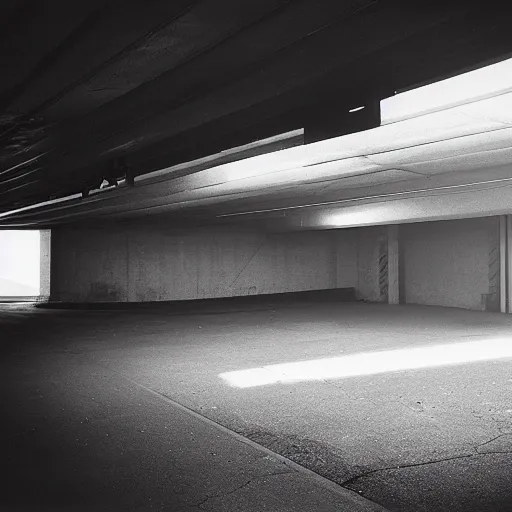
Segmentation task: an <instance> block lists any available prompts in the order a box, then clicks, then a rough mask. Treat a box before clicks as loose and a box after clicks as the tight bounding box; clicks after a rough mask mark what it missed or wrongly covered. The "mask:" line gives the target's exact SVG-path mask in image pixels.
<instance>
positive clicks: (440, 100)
mask: <svg viewBox="0 0 512 512" xmlns="http://www.w3.org/2000/svg"><path fill="white" fill-rule="evenodd" d="M511 77H512V59H507V60H504V61H502V62H498V63H497V64H492V65H490V66H485V67H483V68H480V69H477V70H474V71H470V72H468V73H463V74H460V75H457V76H454V77H452V78H448V79H446V80H441V81H439V82H435V83H432V84H429V85H425V86H423V87H418V88H417V89H412V90H410V91H406V92H403V93H400V94H397V95H396V96H392V97H390V98H386V99H384V100H382V101H381V103H380V109H381V124H389V123H394V122H397V121H402V120H404V119H408V118H411V117H416V116H419V115H424V114H427V113H429V112H436V111H439V110H444V109H447V108H450V107H454V106H457V105H461V104H464V103H468V102H472V101H477V100H481V99H485V98H487V97H490V96H496V95H498V94H502V93H506V92H510V91H512V79H511Z"/></svg>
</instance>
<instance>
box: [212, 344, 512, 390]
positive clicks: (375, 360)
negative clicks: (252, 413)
mask: <svg viewBox="0 0 512 512" xmlns="http://www.w3.org/2000/svg"><path fill="white" fill-rule="evenodd" d="M509 357H512V338H497V339H486V340H480V341H470V342H463V343H452V344H447V345H434V346H430V347H418V348H406V349H397V350H386V351H380V352H365V353H362V354H352V355H347V356H341V357H331V358H326V359H316V360H312V361H300V362H296V363H284V364H274V365H269V366H262V367H260V368H251V369H248V370H239V371H234V372H227V373H221V374H220V377H221V378H222V379H223V380H225V381H226V382H227V383H228V384H230V385H231V386H234V387H238V388H250V387H255V386H264V385H268V384H278V383H281V384H285V383H293V382H301V381H311V380H324V379H342V378H348V377H358V376H363V375H374V374H379V373H387V372H396V371H403V370H415V369H421V368H431V367H438V366H449V365H455V364H462V363H474V362H478V361H490V360H495V359H503V358H509Z"/></svg>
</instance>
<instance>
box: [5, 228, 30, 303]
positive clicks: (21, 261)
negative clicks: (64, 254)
mask: <svg viewBox="0 0 512 512" xmlns="http://www.w3.org/2000/svg"><path fill="white" fill-rule="evenodd" d="M39 294H40V234H39V231H10V230H9V231H2V230H0V297H33V296H34V297H35V296H38V295H39Z"/></svg>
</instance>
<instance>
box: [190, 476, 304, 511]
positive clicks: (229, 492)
mask: <svg viewBox="0 0 512 512" xmlns="http://www.w3.org/2000/svg"><path fill="white" fill-rule="evenodd" d="M293 472H294V471H293V470H287V471H276V472H274V473H268V474H266V475H260V476H256V477H254V478H251V479H250V480H247V481H246V482H244V483H243V484H241V485H239V486H238V487H236V488H235V489H232V490H231V491H227V492H217V493H215V494H211V495H207V496H206V498H204V499H203V500H202V501H200V502H199V503H196V504H194V505H192V506H194V507H197V508H199V509H201V508H202V507H203V506H204V504H205V503H207V502H208V501H210V500H212V499H215V498H223V497H225V496H229V495H230V494H234V493H236V492H238V491H240V490H241V489H244V488H245V487H247V486H248V485H250V484H251V483H252V482H254V481H255V480H261V479H262V478H267V477H270V476H277V475H288V474H290V473H293Z"/></svg>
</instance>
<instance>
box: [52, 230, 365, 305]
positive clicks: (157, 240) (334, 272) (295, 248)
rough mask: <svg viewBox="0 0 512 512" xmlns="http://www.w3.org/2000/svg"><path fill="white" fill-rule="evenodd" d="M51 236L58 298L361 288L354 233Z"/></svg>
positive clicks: (208, 295)
mask: <svg viewBox="0 0 512 512" xmlns="http://www.w3.org/2000/svg"><path fill="white" fill-rule="evenodd" d="M344 233H348V235H347V236H346V237H347V244H346V246H345V243H344V238H345V235H344ZM52 239H53V246H52V250H53V253H52V256H53V259H52V262H53V263H52V298H53V299H54V300H64V301H157V300H181V299H198V298H213V297H228V296H240V295H251V294H265V293H280V292H288V291H302V290H315V289H324V288H336V287H348V286H354V287H355V286H356V285H357V254H356V253H357V251H356V238H355V236H354V233H353V232H351V231H343V232H342V231H337V232H333V231H326V232H301V233H286V234H273V235H270V234H264V233H260V232H251V231H231V230H229V231H226V230H224V231H218V230H213V231H212V230H204V231H201V232H195V231H194V232H191V233H189V234H176V233H170V232H169V231H168V230H166V229H165V228H162V227H154V226H150V225H148V226H147V227H137V228H135V227H131V228H123V229H80V230H75V229H67V228H59V229H55V230H54V232H53V237H52Z"/></svg>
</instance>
